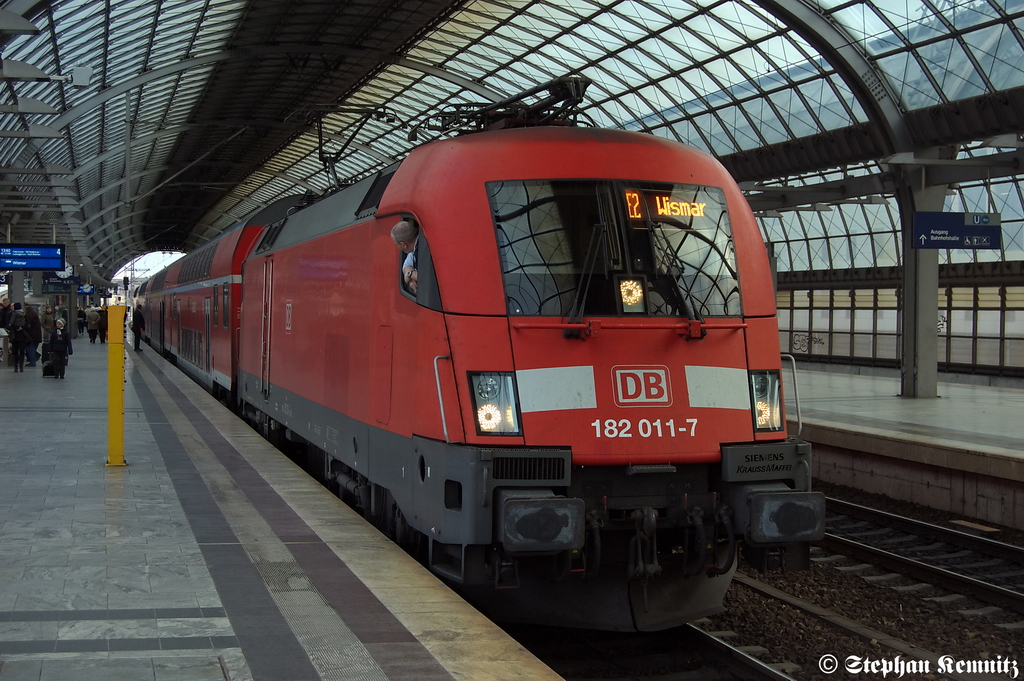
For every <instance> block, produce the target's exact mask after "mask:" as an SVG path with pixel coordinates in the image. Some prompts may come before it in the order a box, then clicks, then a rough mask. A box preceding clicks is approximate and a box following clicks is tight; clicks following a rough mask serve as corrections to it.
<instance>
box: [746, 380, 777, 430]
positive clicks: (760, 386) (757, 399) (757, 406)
mask: <svg viewBox="0 0 1024 681" xmlns="http://www.w3.org/2000/svg"><path fill="white" fill-rule="evenodd" d="M749 374H750V406H751V408H752V409H753V412H754V432H756V433H771V432H776V431H780V430H782V381H781V379H780V378H779V372H778V371H751V372H749Z"/></svg>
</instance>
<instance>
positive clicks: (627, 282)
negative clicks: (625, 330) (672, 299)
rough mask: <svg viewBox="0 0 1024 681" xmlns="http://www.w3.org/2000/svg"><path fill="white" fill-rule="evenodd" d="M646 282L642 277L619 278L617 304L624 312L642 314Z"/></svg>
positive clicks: (644, 306) (644, 307) (645, 308)
mask: <svg viewBox="0 0 1024 681" xmlns="http://www.w3.org/2000/svg"><path fill="white" fill-rule="evenodd" d="M645 288H646V282H645V280H644V278H643V277H620V278H619V304H620V306H621V307H622V311H623V313H625V314H644V313H645V312H646V311H647V305H646V304H645V303H644V289H645Z"/></svg>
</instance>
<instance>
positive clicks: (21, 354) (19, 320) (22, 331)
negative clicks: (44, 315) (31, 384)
mask: <svg viewBox="0 0 1024 681" xmlns="http://www.w3.org/2000/svg"><path fill="white" fill-rule="evenodd" d="M26 324H27V322H26V321H25V311H24V310H22V309H21V303H15V304H14V314H12V315H11V322H10V325H9V326H8V327H7V335H8V336H10V339H11V354H12V355H13V356H14V371H16V372H18V371H20V372H21V373H25V351H26V350H27V349H28V344H29V340H30V338H29V335H28V329H27V328H26Z"/></svg>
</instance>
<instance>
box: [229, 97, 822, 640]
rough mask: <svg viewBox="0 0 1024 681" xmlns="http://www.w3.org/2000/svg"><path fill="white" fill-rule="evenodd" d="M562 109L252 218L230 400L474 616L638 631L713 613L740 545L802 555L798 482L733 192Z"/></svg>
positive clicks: (767, 560)
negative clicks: (255, 221)
mask: <svg viewBox="0 0 1024 681" xmlns="http://www.w3.org/2000/svg"><path fill="white" fill-rule="evenodd" d="M494 111H495V108H493V107H492V108H491V110H490V114H489V115H491V117H492V118H493V113H494ZM562 123H563V124H561V125H552V126H546V127H521V128H517V127H513V126H512V125H509V121H508V120H505V121H504V124H505V125H506V127H507V128H508V129H500V130H490V131H484V132H478V133H475V134H468V135H463V136H460V137H456V138H453V139H444V140H440V141H435V142H431V143H429V144H425V145H423V146H420V147H418V148H416V149H414V150H413V151H412V152H411V153H410V154H409V156H408V157H407V158H406V159H405V160H403V161H402V162H400V163H398V164H395V165H394V166H392V167H389V168H387V169H385V170H383V171H381V172H379V173H377V174H376V175H374V176H372V177H369V178H366V179H365V180H363V181H361V182H359V183H357V184H354V185H352V186H349V187H346V188H344V189H341V190H339V191H337V192H335V193H333V194H331V195H329V196H327V197H325V198H323V199H321V200H319V201H317V202H315V203H313V204H312V205H309V206H306V207H302V208H301V209H299V210H295V211H294V212H292V213H291V214H289V215H287V216H286V217H283V218H282V219H280V220H277V221H275V222H273V223H268V224H267V226H266V228H265V229H264V230H263V231H262V233H261V234H260V237H259V239H258V240H257V241H256V242H255V246H254V247H253V250H252V253H251V254H249V255H248V257H247V258H246V259H245V262H244V265H243V266H242V270H241V275H242V288H241V313H240V346H239V365H238V368H237V397H238V400H239V403H240V406H241V408H242V410H243V411H244V413H245V414H246V415H247V416H248V417H249V418H250V419H251V420H253V421H255V422H257V423H259V424H260V425H261V426H262V427H263V428H264V430H265V432H267V433H270V434H275V435H279V436H281V437H282V439H283V440H288V441H291V442H294V443H300V444H301V445H302V446H303V447H304V448H305V450H306V453H305V457H304V458H305V460H306V462H307V464H308V465H309V466H310V467H311V469H312V471H313V472H314V473H315V474H316V475H318V476H319V477H321V478H322V479H324V480H327V481H329V482H330V483H332V484H334V485H336V486H337V489H338V490H339V491H340V492H341V493H342V494H343V495H345V496H346V497H348V498H350V499H351V500H353V501H354V502H355V503H356V504H357V505H358V507H360V508H361V509H362V510H363V512H364V513H365V515H366V516H367V517H368V518H370V519H371V520H372V521H374V522H375V523H376V524H377V525H378V526H379V527H380V528H381V529H383V530H385V531H387V532H389V533H391V534H392V535H393V536H395V537H396V539H397V540H399V541H400V542H402V543H405V544H418V545H419V546H421V547H422V548H423V549H425V551H424V553H425V559H426V561H427V563H428V565H429V567H430V568H431V569H432V570H433V571H434V572H436V573H438V574H440V575H443V576H444V577H445V578H447V579H448V580H450V582H452V583H454V584H457V585H459V586H460V588H461V590H462V591H463V593H465V594H466V595H467V596H468V597H469V598H470V599H471V600H473V601H474V602H476V603H477V604H478V605H480V606H481V607H482V608H483V609H484V610H485V612H487V613H488V614H489V615H490V616H492V617H493V618H495V619H499V620H510V621H524V622H543V623H557V624H562V625H567V626H579V627H588V628H602V629H621V630H629V629H638V630H655V629H661V628H665V627H670V626H675V625H679V624H681V623H684V622H687V621H690V620H693V619H695V618H699V617H701V616H704V615H706V614H709V613H712V612H716V611H718V610H720V609H721V604H722V599H723V596H724V593H725V590H726V588H727V586H728V584H729V581H730V579H731V575H732V573H733V571H734V570H735V565H736V555H737V552H738V551H739V550H740V548H741V547H743V550H744V552H745V556H746V558H747V559H748V560H751V561H752V562H754V563H755V564H757V565H758V566H759V567H767V566H770V565H773V564H774V565H783V566H785V567H787V568H789V569H799V568H803V567H806V566H807V561H808V553H809V545H810V542H811V541H814V540H816V539H819V538H820V537H821V536H822V534H823V526H824V498H823V496H822V495H821V494H818V493H812V492H811V491H810V484H811V477H810V447H809V445H808V444H806V443H804V442H800V441H798V440H794V439H792V438H788V437H787V434H786V422H785V418H784V415H783V400H782V382H781V371H780V363H781V362H780V355H779V341H778V326H777V321H776V317H775V314H776V312H775V298H774V291H773V285H772V277H771V273H770V268H769V263H768V259H767V256H766V253H765V248H764V245H763V243H762V240H761V235H760V231H759V229H758V226H757V224H756V222H755V219H754V216H753V214H752V213H751V211H750V208H749V207H748V205H747V203H746V201H745V199H744V198H743V196H742V194H741V193H740V191H739V189H738V187H737V186H736V183H735V182H734V181H733V179H732V178H731V177H730V176H729V174H728V172H727V171H726V170H725V169H724V168H723V167H722V166H721V165H720V164H719V163H718V162H717V161H715V160H714V159H713V158H712V157H710V156H708V155H707V154H704V153H702V152H700V151H697V150H694V149H692V148H689V147H686V146H684V145H681V144H678V143H675V142H670V141H667V140H664V139H661V138H657V137H653V136H650V135H643V134H638V133H630V132H623V131H613V130H604V129H595V128H581V127H574V126H571V125H565V124H564V121H562ZM399 221H405V222H410V223H412V224H414V225H416V226H417V227H418V229H419V232H418V237H417V238H416V239H415V240H414V241H413V243H414V245H415V248H414V250H413V252H414V258H415V269H416V286H415V290H412V289H411V287H410V285H409V283H408V277H407V276H405V275H404V274H403V267H404V268H408V267H409V263H410V262H412V261H407V260H406V258H407V254H406V253H404V252H402V251H401V250H400V249H399V248H396V242H395V239H394V238H393V237H392V233H391V230H392V228H393V226H394V225H395V224H396V223H398V222H399ZM250 222H252V221H250Z"/></svg>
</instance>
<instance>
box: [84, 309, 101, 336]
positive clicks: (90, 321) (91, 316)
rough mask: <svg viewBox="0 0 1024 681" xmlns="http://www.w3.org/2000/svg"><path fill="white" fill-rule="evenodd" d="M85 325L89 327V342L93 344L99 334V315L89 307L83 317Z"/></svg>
mask: <svg viewBox="0 0 1024 681" xmlns="http://www.w3.org/2000/svg"><path fill="white" fill-rule="evenodd" d="M85 321H86V325H87V326H88V327H89V342H90V343H95V342H96V336H97V335H99V332H100V313H99V310H97V309H96V308H95V307H90V308H89V312H88V313H87V314H86V315H85Z"/></svg>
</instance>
